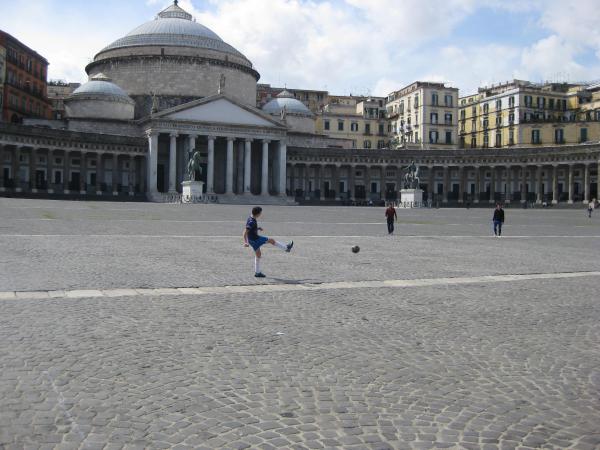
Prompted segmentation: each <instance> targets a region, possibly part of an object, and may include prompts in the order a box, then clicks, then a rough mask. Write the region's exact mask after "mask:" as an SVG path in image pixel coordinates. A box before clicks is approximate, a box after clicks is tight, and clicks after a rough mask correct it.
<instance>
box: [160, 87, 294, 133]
mask: <svg viewBox="0 0 600 450" xmlns="http://www.w3.org/2000/svg"><path fill="white" fill-rule="evenodd" d="M153 117H160V118H161V119H170V120H179V121H184V122H205V123H216V124H224V125H243V126H255V127H268V128H284V125H282V124H281V123H279V122H277V121H276V120H275V119H274V118H271V117H270V116H268V115H267V114H265V113H263V112H262V111H260V110H258V109H256V108H252V107H249V106H246V105H241V104H239V103H237V102H235V101H233V100H231V99H229V98H227V97H225V96H224V95H218V96H214V97H209V98H204V99H201V100H195V101H193V102H189V103H186V104H183V105H179V106H177V107H175V108H171V109H168V110H165V111H161V112H160V113H158V114H155V115H154V116H153Z"/></svg>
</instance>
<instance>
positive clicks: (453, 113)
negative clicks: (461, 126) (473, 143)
mask: <svg viewBox="0 0 600 450" xmlns="http://www.w3.org/2000/svg"><path fill="white" fill-rule="evenodd" d="M385 107H386V110H387V118H388V121H389V122H388V133H389V135H390V138H391V139H392V141H393V146H394V147H396V148H401V147H404V148H425V147H427V148H431V149H455V148H458V141H457V139H458V89H457V88H452V87H448V86H446V85H445V84H444V83H431V82H423V81H417V82H415V83H412V84H410V85H408V86H406V87H404V88H402V89H400V90H399V91H395V92H392V93H391V94H390V95H388V97H387V99H386V105H385Z"/></svg>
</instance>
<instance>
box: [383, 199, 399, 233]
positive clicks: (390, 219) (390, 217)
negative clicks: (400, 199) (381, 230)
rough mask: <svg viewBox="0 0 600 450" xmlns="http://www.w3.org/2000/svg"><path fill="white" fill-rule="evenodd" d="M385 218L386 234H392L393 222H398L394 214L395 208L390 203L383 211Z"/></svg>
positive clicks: (396, 215)
mask: <svg viewBox="0 0 600 450" xmlns="http://www.w3.org/2000/svg"><path fill="white" fill-rule="evenodd" d="M385 217H386V219H387V228H388V234H394V220H396V221H397V220H398V214H396V208H394V206H393V205H392V204H391V203H390V204H389V205H388V207H387V209H386V210H385Z"/></svg>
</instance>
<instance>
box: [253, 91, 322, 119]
mask: <svg viewBox="0 0 600 450" xmlns="http://www.w3.org/2000/svg"><path fill="white" fill-rule="evenodd" d="M284 108H285V111H286V114H299V115H305V116H311V117H312V116H313V115H314V114H313V113H312V111H311V110H310V109H308V107H307V106H306V105H305V104H304V103H302V102H301V101H300V100H298V99H296V98H294V95H293V94H292V93H291V92H289V91H287V90H284V91H282V92H281V93H280V94H279V95H278V96H277V97H275V98H274V99H273V100H271V101H270V102H268V103H267V104H266V105H265V106H263V108H262V109H263V111H264V112H266V113H267V114H271V115H280V114H281V112H282V111H283V109H284Z"/></svg>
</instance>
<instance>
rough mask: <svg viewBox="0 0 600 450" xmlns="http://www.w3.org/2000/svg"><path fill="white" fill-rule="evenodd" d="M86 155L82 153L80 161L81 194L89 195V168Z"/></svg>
mask: <svg viewBox="0 0 600 450" xmlns="http://www.w3.org/2000/svg"><path fill="white" fill-rule="evenodd" d="M86 156H87V155H86V154H85V153H83V152H81V159H80V160H79V167H80V173H79V193H80V194H87V186H86V184H87V166H86V160H87V158H86Z"/></svg>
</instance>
